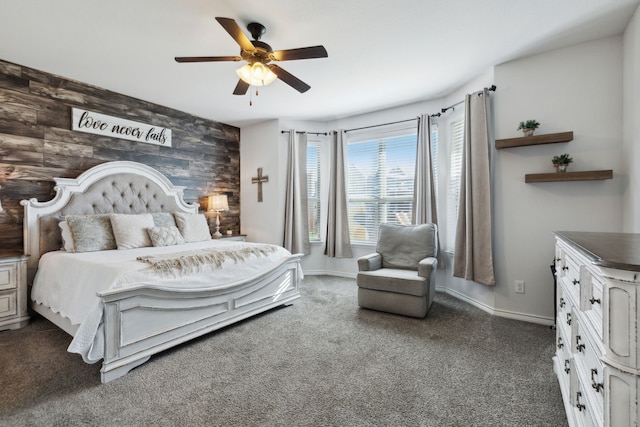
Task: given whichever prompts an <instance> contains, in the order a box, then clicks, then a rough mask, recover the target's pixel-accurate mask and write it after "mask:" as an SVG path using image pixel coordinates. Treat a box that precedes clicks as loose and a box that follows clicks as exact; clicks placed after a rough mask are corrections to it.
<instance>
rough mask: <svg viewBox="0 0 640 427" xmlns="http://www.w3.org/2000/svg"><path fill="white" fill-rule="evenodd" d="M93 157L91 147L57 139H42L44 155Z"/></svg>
mask: <svg viewBox="0 0 640 427" xmlns="http://www.w3.org/2000/svg"><path fill="white" fill-rule="evenodd" d="M55 155H61V156H72V157H89V158H92V157H93V147H91V146H87V145H80V144H71V143H67V142H59V141H47V140H45V141H44V157H45V158H47V157H49V156H55Z"/></svg>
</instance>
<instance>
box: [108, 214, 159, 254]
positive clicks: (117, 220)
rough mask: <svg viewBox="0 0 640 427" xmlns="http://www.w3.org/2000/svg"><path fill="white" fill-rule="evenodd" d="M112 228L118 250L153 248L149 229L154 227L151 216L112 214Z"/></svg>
mask: <svg viewBox="0 0 640 427" xmlns="http://www.w3.org/2000/svg"><path fill="white" fill-rule="evenodd" d="M111 227H112V228H113V235H114V236H115V238H116V244H117V246H118V249H133V248H144V247H146V246H151V239H149V233H147V228H151V227H153V217H152V216H151V214H148V213H145V214H137V215H130V214H111Z"/></svg>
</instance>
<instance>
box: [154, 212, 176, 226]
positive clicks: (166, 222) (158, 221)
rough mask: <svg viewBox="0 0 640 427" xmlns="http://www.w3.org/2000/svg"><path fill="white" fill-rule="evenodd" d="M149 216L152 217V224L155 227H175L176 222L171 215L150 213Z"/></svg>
mask: <svg viewBox="0 0 640 427" xmlns="http://www.w3.org/2000/svg"><path fill="white" fill-rule="evenodd" d="M151 216H153V224H154V225H155V226H156V227H175V226H176V220H175V218H174V217H173V214H172V213H166V212H158V213H152V214H151Z"/></svg>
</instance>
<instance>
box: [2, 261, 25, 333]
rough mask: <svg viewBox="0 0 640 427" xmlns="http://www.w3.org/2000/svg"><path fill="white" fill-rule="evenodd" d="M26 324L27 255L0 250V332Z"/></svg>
mask: <svg viewBox="0 0 640 427" xmlns="http://www.w3.org/2000/svg"><path fill="white" fill-rule="evenodd" d="M27 323H29V315H28V313H27V255H24V254H22V252H19V251H10V250H5V249H0V331H2V330H5V329H18V328H22V327H23V326H26V325H27Z"/></svg>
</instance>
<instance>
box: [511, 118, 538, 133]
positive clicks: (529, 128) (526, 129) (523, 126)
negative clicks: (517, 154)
mask: <svg viewBox="0 0 640 427" xmlns="http://www.w3.org/2000/svg"><path fill="white" fill-rule="evenodd" d="M538 126H540V123H538V122H537V121H535V120H527V121H526V122H520V125H519V126H518V129H516V130H522V132H523V133H524V136H531V135H533V132H534V131H535V130H536V129H537V128H538Z"/></svg>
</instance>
